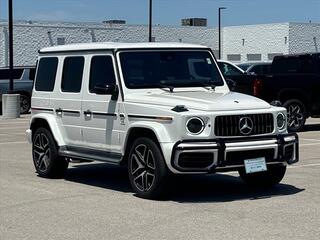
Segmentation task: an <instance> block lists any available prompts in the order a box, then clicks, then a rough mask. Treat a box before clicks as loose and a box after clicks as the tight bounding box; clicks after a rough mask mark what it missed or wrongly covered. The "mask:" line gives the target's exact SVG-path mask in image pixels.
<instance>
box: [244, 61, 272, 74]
mask: <svg viewBox="0 0 320 240" xmlns="http://www.w3.org/2000/svg"><path fill="white" fill-rule="evenodd" d="M271 65H272V63H271V62H257V63H241V64H238V67H240V68H241V69H242V70H243V71H245V72H246V73H249V74H257V75H268V74H271Z"/></svg>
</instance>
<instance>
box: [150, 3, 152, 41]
mask: <svg viewBox="0 0 320 240" xmlns="http://www.w3.org/2000/svg"><path fill="white" fill-rule="evenodd" d="M149 42H152V0H149Z"/></svg>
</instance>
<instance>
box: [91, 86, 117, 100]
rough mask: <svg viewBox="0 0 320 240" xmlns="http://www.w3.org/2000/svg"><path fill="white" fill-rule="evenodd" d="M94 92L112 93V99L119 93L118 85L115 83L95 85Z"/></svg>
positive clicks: (101, 93)
mask: <svg viewBox="0 0 320 240" xmlns="http://www.w3.org/2000/svg"><path fill="white" fill-rule="evenodd" d="M94 93H96V94H98V95H112V98H111V99H112V100H116V99H117V98H118V95H119V89H118V86H117V85H115V84H111V85H96V86H95V87H94Z"/></svg>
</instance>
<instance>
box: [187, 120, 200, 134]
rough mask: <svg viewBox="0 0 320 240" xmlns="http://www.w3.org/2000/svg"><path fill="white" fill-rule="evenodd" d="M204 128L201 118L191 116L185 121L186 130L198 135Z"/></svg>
mask: <svg viewBox="0 0 320 240" xmlns="http://www.w3.org/2000/svg"><path fill="white" fill-rule="evenodd" d="M203 129H204V122H203V120H202V119H201V118H198V117H193V118H190V119H189V120H188V121H187V130H188V132H189V133H190V134H193V135H198V134H200V133H202V131H203Z"/></svg>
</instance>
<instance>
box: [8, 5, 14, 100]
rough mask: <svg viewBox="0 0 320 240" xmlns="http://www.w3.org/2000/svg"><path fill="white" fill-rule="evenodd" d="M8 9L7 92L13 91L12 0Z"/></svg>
mask: <svg viewBox="0 0 320 240" xmlns="http://www.w3.org/2000/svg"><path fill="white" fill-rule="evenodd" d="M8 10H9V14H8V16H9V19H8V20H9V91H8V93H9V94H10V93H12V92H13V16H12V15H13V14H12V12H13V11H12V0H9V2H8Z"/></svg>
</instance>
